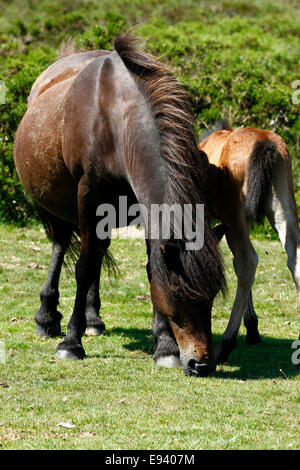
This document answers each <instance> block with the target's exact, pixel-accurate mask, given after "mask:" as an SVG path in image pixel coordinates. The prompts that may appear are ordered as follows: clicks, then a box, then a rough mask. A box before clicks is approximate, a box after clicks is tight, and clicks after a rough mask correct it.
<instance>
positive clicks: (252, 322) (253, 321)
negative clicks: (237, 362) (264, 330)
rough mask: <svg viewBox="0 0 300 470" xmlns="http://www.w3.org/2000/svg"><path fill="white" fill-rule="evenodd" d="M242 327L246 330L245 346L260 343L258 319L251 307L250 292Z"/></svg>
mask: <svg viewBox="0 0 300 470" xmlns="http://www.w3.org/2000/svg"><path fill="white" fill-rule="evenodd" d="M244 325H245V327H246V330H247V335H246V342H247V344H249V345H252V344H259V343H262V339H261V337H260V334H259V331H258V318H257V315H256V312H255V309H254V306H253V300H252V291H250V294H249V299H248V306H247V309H246V311H245V314H244Z"/></svg>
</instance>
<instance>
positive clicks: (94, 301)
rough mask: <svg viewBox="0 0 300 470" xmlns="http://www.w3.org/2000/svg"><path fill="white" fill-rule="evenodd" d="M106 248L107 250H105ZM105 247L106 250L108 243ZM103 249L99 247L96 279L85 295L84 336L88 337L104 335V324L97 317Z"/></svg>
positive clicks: (99, 306)
mask: <svg viewBox="0 0 300 470" xmlns="http://www.w3.org/2000/svg"><path fill="white" fill-rule="evenodd" d="M106 246H107V248H106ZM106 246H105V249H108V246H109V243H107V245H106ZM103 249H104V247H101V250H100V253H99V254H98V257H97V267H96V277H95V280H94V282H93V283H92V285H91V287H90V290H89V292H88V295H87V300H86V307H85V318H86V330H85V334H86V335H88V336H99V335H102V334H103V333H104V330H105V324H104V322H103V320H102V319H101V317H100V315H99V311H100V308H101V299H100V295H99V283H100V272H101V266H102V261H103Z"/></svg>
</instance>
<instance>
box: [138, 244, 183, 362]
mask: <svg viewBox="0 0 300 470" xmlns="http://www.w3.org/2000/svg"><path fill="white" fill-rule="evenodd" d="M146 245H147V254H148V263H147V274H148V280H149V283H150V282H151V276H152V275H151V269H150V261H149V259H150V246H149V242H148V241H146ZM152 334H153V336H154V343H155V351H154V360H155V362H156V365H157V366H161V367H180V366H181V362H180V359H179V355H180V353H179V348H178V345H177V341H176V339H175V336H174V334H173V331H172V328H171V325H170V323H169V322H168V320H167V319H166V318H165V317H164V316H162V315H160V314H159V313H158V312H156V311H154V312H153V328H152Z"/></svg>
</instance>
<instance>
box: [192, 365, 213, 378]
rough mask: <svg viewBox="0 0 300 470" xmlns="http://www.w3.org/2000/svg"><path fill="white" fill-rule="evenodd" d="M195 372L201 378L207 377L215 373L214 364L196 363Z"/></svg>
mask: <svg viewBox="0 0 300 470" xmlns="http://www.w3.org/2000/svg"><path fill="white" fill-rule="evenodd" d="M195 370H196V371H197V373H198V375H201V376H205V375H209V374H212V373H213V372H215V370H216V364H205V363H201V362H196V363H195Z"/></svg>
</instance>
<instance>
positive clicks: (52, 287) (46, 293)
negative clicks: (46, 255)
mask: <svg viewBox="0 0 300 470" xmlns="http://www.w3.org/2000/svg"><path fill="white" fill-rule="evenodd" d="M43 217H44V218H46V219H47V228H48V232H49V234H50V236H51V238H52V257H51V263H50V267H49V272H48V277H47V280H46V283H45V285H44V287H43V289H42V291H41V293H40V299H41V306H40V308H39V310H38V312H37V313H36V315H35V317H34V319H35V322H36V333H37V335H38V336H40V337H47V336H50V337H51V336H59V335H60V334H61V328H60V321H61V318H62V315H61V313H60V312H59V311H58V310H57V304H58V299H59V291H58V285H59V276H60V272H61V267H62V264H63V260H64V255H65V252H66V250H67V248H68V246H69V243H70V240H71V236H72V231H73V227H72V225H70V224H68V223H67V222H64V221H62V220H60V219H58V218H56V217H54V216H53V215H50V214H46V213H45V212H44V211H43Z"/></svg>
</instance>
